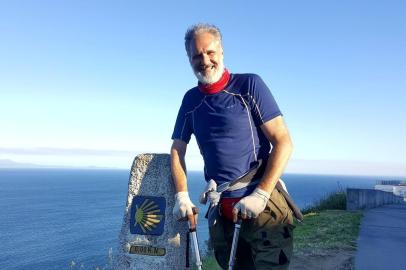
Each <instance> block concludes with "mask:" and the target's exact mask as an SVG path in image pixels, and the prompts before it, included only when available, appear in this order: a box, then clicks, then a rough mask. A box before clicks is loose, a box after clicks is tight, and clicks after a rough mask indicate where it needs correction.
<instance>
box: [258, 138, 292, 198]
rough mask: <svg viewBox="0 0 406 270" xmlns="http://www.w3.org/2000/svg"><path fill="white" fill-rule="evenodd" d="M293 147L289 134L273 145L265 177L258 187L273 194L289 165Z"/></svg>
mask: <svg viewBox="0 0 406 270" xmlns="http://www.w3.org/2000/svg"><path fill="white" fill-rule="evenodd" d="M292 150H293V145H292V141H291V139H290V136H289V134H286V136H284V137H283V138H281V139H280V140H278V142H277V143H275V144H274V145H273V148H272V151H271V153H270V154H269V158H268V161H267V164H266V167H265V172H264V175H263V176H262V180H261V182H260V183H259V184H258V187H259V188H260V189H262V190H264V191H266V192H268V193H271V192H272V191H273V189H274V188H275V185H276V183H277V181H278V180H279V178H280V177H281V175H282V174H283V171H284V170H285V167H286V165H287V163H288V160H289V158H290V155H291V154H292Z"/></svg>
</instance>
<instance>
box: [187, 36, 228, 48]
mask: <svg viewBox="0 0 406 270" xmlns="http://www.w3.org/2000/svg"><path fill="white" fill-rule="evenodd" d="M190 45H191V49H192V50H193V51H197V50H198V51H201V50H202V51H205V50H214V49H216V50H217V49H218V48H219V47H221V46H220V41H219V40H218V39H217V38H216V37H215V36H214V35H213V34H211V33H201V34H198V35H196V36H195V37H194V39H193V41H192V42H191V44H190Z"/></svg>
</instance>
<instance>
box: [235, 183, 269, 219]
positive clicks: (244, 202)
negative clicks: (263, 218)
mask: <svg viewBox="0 0 406 270" xmlns="http://www.w3.org/2000/svg"><path fill="white" fill-rule="evenodd" d="M270 196H271V195H270V194H269V193H268V192H266V191H264V190H262V189H260V188H256V189H255V190H254V191H253V192H252V193H251V194H250V195H249V196H247V197H244V198H242V199H241V200H240V201H239V202H238V203H237V204H236V205H234V209H233V215H234V222H236V221H237V215H238V212H241V215H242V218H245V217H247V218H256V217H258V216H259V214H261V213H262V211H264V209H265V206H266V204H267V203H268V200H269V197H270Z"/></svg>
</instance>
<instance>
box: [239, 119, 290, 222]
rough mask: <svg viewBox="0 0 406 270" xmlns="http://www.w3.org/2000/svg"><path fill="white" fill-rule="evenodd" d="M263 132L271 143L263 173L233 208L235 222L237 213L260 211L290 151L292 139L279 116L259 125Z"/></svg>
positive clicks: (249, 214)
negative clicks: (260, 178) (252, 188)
mask: <svg viewBox="0 0 406 270" xmlns="http://www.w3.org/2000/svg"><path fill="white" fill-rule="evenodd" d="M261 129H262V131H263V133H264V134H265V136H266V138H267V139H268V141H269V143H271V144H272V150H271V153H270V154H269V159H268V162H267V164H266V167H265V172H264V175H263V176H262V180H261V182H260V183H259V184H258V186H257V188H256V189H255V190H254V191H253V192H252V193H251V194H250V195H249V196H246V197H244V198H243V199H241V200H240V201H239V202H238V203H237V204H236V205H234V209H233V220H234V222H237V219H238V213H239V212H241V217H242V218H243V219H246V218H256V217H257V216H258V215H259V214H260V213H261V212H262V211H264V209H265V206H266V204H267V202H268V200H269V197H270V194H271V193H272V191H273V189H274V188H275V185H276V183H277V181H278V180H279V177H280V176H281V175H282V173H283V170H284V169H285V166H286V164H287V162H288V160H289V157H290V155H291V153H292V148H293V147H292V141H291V139H290V136H289V132H288V129H287V128H286V126H285V123H284V122H283V119H282V117H281V116H278V117H275V118H274V119H272V120H269V121H267V122H266V123H264V124H263V125H262V126H261Z"/></svg>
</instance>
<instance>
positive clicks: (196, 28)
mask: <svg viewBox="0 0 406 270" xmlns="http://www.w3.org/2000/svg"><path fill="white" fill-rule="evenodd" d="M201 33H210V34H212V35H213V36H214V37H215V38H216V39H217V40H218V41H219V42H220V45H221V46H223V45H222V41H221V32H220V29H218V27H217V26H215V25H213V24H208V23H198V24H195V25H192V26H191V27H189V28H188V30H187V31H186V34H185V49H186V52H187V55H188V57H189V58H190V52H189V49H190V42H192V40H193V39H194V38H195V37H196V36H197V35H198V34H201Z"/></svg>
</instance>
